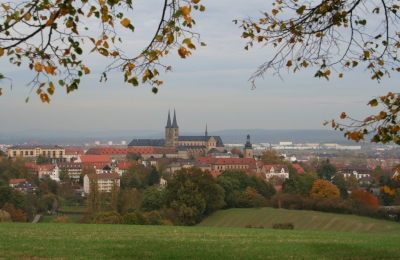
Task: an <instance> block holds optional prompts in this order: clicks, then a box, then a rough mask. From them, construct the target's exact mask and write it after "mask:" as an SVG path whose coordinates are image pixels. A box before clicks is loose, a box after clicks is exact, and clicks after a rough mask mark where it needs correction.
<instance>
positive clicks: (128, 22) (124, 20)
mask: <svg viewBox="0 0 400 260" xmlns="http://www.w3.org/2000/svg"><path fill="white" fill-rule="evenodd" d="M121 24H122V26H124V27H125V28H128V26H129V25H130V24H131V21H130V20H129V19H128V18H124V19H122V21H121Z"/></svg>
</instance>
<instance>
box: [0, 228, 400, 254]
mask: <svg viewBox="0 0 400 260" xmlns="http://www.w3.org/2000/svg"><path fill="white" fill-rule="evenodd" d="M0 230H1V236H0V259H96V260H100V259H398V256H399V255H400V247H399V246H398V243H399V242H398V241H399V239H400V235H394V234H391V235H387V234H371V233H343V232H320V231H302V230H293V231H287V230H272V229H245V228H205V227H166V226H128V225H90V224H86V225H82V224H29V223H0Z"/></svg>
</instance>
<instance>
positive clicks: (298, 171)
mask: <svg viewBox="0 0 400 260" xmlns="http://www.w3.org/2000/svg"><path fill="white" fill-rule="evenodd" d="M293 167H294V168H295V169H296V170H297V173H303V172H306V171H304V169H303V167H301V166H300V164H297V163H294V164H293Z"/></svg>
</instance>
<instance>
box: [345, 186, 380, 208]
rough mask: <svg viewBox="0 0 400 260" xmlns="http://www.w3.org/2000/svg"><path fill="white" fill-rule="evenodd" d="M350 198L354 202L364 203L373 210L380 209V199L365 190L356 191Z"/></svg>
mask: <svg viewBox="0 0 400 260" xmlns="http://www.w3.org/2000/svg"><path fill="white" fill-rule="evenodd" d="M350 198H351V199H353V200H358V201H362V202H364V203H365V204H367V205H368V206H370V207H371V208H375V209H377V208H378V207H379V203H378V198H377V197H376V196H375V195H374V194H373V193H369V192H366V191H365V190H355V191H353V192H352V193H351V194H350Z"/></svg>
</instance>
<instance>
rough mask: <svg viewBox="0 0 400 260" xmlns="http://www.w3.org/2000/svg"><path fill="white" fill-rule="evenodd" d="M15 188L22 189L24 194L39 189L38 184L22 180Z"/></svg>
mask: <svg viewBox="0 0 400 260" xmlns="http://www.w3.org/2000/svg"><path fill="white" fill-rule="evenodd" d="M14 189H16V190H19V191H21V192H22V193H24V194H27V193H28V192H33V191H35V190H37V189H38V186H37V185H36V184H35V183H34V182H33V181H32V182H31V181H25V182H20V183H18V184H17V185H15V186H14Z"/></svg>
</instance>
